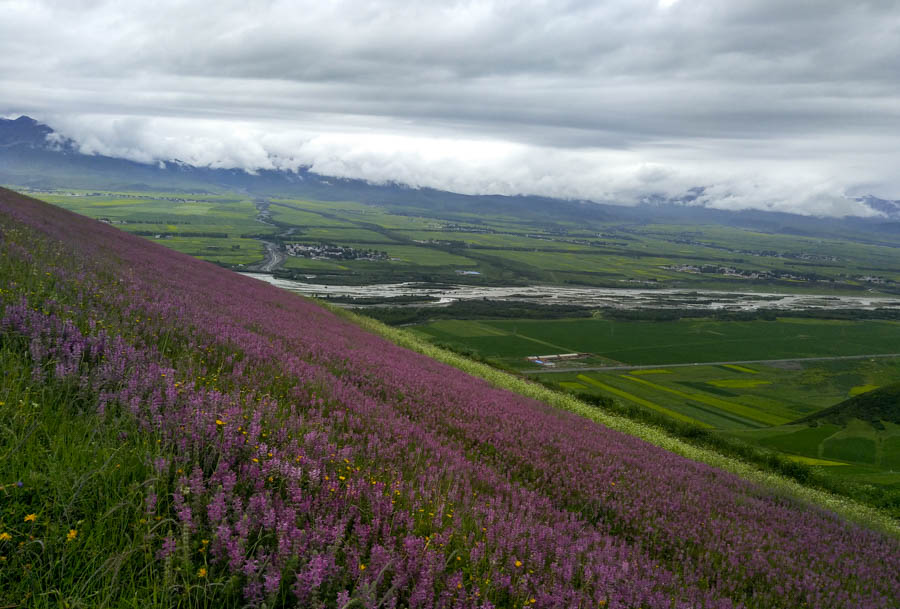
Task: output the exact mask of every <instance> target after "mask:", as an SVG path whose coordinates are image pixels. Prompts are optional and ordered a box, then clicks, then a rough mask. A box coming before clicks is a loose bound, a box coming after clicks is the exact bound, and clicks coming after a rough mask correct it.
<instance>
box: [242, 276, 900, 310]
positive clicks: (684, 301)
mask: <svg viewBox="0 0 900 609" xmlns="http://www.w3.org/2000/svg"><path fill="white" fill-rule="evenodd" d="M241 274H242V275H246V276H248V277H253V278H255V279H259V280H261V281H266V282H268V283H271V284H273V285H276V286H278V287H280V288H284V289H286V290H290V291H292V292H297V293H299V294H303V295H304V296H315V297H319V298H325V297H328V296H350V297H354V298H373V297H379V298H390V297H392V296H433V297H436V298H438V299H439V300H438V301H436V302H433V303H416V306H441V305H446V304H449V303H451V302H453V301H456V300H481V299H488V300H506V301H520V302H533V303H540V304H569V305H582V306H587V307H595V308H599V307H616V308H628V309H720V310H732V311H752V310H755V309H761V308H764V309H781V310H793V311H796V310H804V309H876V308H888V309H900V298H898V297H882V296H869V295H865V294H860V295H854V296H831V295H815V294H776V293H760V292H754V293H742V292H719V291H711V290H647V289H617V288H591V287H560V286H538V285H535V286H526V287H522V286H518V287H483V286H471V285H453V286H448V285H446V284H443V285H440V286H437V287H432V286H428V285H427V284H421V283H388V284H376V285H366V286H358V285H348V286H343V285H323V284H316V283H306V282H301V281H293V280H290V279H279V278H276V277H273V276H272V275H268V274H264V273H241Z"/></svg>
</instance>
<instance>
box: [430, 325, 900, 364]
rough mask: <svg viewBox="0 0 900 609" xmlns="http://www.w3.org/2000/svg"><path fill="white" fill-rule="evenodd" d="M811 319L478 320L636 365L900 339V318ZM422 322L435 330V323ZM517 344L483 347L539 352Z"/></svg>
mask: <svg viewBox="0 0 900 609" xmlns="http://www.w3.org/2000/svg"><path fill="white" fill-rule="evenodd" d="M820 321H821V323H819V322H820ZM805 322H806V323H802V324H797V323H794V322H793V320H790V319H779V320H778V321H774V322H773V321H748V322H739V321H711V320H681V321H672V322H625V321H612V320H603V319H571V320H565V319H564V320H548V321H534V320H498V321H488V322H484V321H482V322H478V323H482V324H487V325H490V326H492V327H494V328H496V329H497V330H501V331H503V332H505V333H506V334H510V335H513V334H514V335H517V336H520V337H527V338H530V339H534V340H538V341H542V342H544V343H548V344H555V345H561V346H564V347H565V351H569V352H587V353H594V354H596V355H598V356H601V357H603V358H606V359H609V360H614V361H618V362H621V363H624V364H633V365H642V364H680V363H693V362H716V361H743V360H762V359H786V358H806V357H826V356H841V355H863V354H877V353H894V352H897V351H898V345H900V323H898V322H890V321H859V322H843V323H839V324H835V323H830V322H829V321H828V320H805ZM419 329H420V330H421V331H422V332H425V333H431V326H430V325H425V326H421V327H420V328H419ZM444 333H445V334H446V332H444ZM459 338H465V337H464V336H460V337H459ZM463 342H465V341H463ZM516 344H519V345H522V346H523V348H522V349H521V350H519V351H515V350H514V349H512V348H510V347H509V346H508V345H504V344H503V343H502V342H498V346H497V347H496V348H495V349H493V350H491V348H490V347H488V348H487V350H486V351H484V352H482V355H484V356H485V357H492V356H503V357H514V356H519V357H523V358H524V357H526V356H528V355H534V353H533V351H532V350H531V349H529V348H527V347H526V346H525V345H523V344H522V343H521V342H517V343H516ZM742 371H743V370H742Z"/></svg>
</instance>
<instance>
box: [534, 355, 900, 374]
mask: <svg viewBox="0 0 900 609" xmlns="http://www.w3.org/2000/svg"><path fill="white" fill-rule="evenodd" d="M890 357H900V353H874V354H869V355H826V356H822V357H790V358H785V359H743V360H734V361H728V362H689V363H682V364H639V365H635V366H591V367H585V368H541V369H539V370H521V371H520V372H521V373H522V374H556V373H559V372H610V371H613V370H652V369H654V368H687V367H690V366H734V365H741V364H789V363H792V362H828V361H839V360H852V359H874V358H890Z"/></svg>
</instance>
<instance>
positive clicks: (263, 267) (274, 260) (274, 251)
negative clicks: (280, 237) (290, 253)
mask: <svg viewBox="0 0 900 609" xmlns="http://www.w3.org/2000/svg"><path fill="white" fill-rule="evenodd" d="M263 245H265V246H266V260H265V262H262V263H260V264H259V266H258V267H257V269H256V270H259V271H262V272H263V273H271V272H272V271H274V270H275V269H277V268H278V267H279V266H280V265H281V263H282V262H284V254H283V253H282V252H281V250H280V249H278V246H277V245H275V244H274V243H272V242H271V241H263Z"/></svg>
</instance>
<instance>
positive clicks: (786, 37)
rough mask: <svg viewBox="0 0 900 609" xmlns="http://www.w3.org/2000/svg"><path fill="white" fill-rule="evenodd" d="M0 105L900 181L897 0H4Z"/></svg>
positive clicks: (672, 182)
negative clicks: (270, 0)
mask: <svg viewBox="0 0 900 609" xmlns="http://www.w3.org/2000/svg"><path fill="white" fill-rule="evenodd" d="M0 114H2V115H5V116H17V115H19V114H28V115H30V116H33V117H34V118H37V119H38V120H41V121H43V122H46V123H48V124H50V125H51V126H52V127H54V128H55V129H57V130H58V131H60V132H61V133H63V134H65V135H68V136H70V137H72V138H74V139H75V140H76V141H77V142H78V143H79V144H80V145H81V147H82V150H83V151H84V152H92V153H100V154H108V155H113V156H123V157H127V158H131V159H134V160H139V161H144V162H153V161H158V160H160V159H174V158H177V159H181V160H183V161H186V162H190V163H193V164H198V165H211V166H217V167H243V168H246V169H248V170H253V169H259V168H273V167H274V168H295V167H298V166H311V168H312V169H313V170H314V171H316V172H319V173H323V174H326V175H336V176H345V177H354V178H364V179H367V180H371V181H374V182H379V181H385V180H396V181H400V182H405V183H408V184H410V185H413V186H431V187H436V188H442V189H448V190H453V191H457V192H465V193H501V194H518V193H533V194H542V195H549V196H557V197H567V198H579V199H581V198H583V199H592V200H598V201H606V202H614V203H622V204H633V203H635V202H636V201H638V200H640V198H641V197H642V196H646V195H648V194H662V195H666V196H678V195H680V194H682V193H684V192H685V191H686V190H687V189H689V188H691V187H695V186H704V187H706V195H705V197H704V201H703V202H704V203H706V204H708V205H711V206H716V207H722V208H733V209H736V208H746V207H757V208H766V209H778V210H785V211H795V212H801V213H814V214H828V215H842V214H846V213H860V209H859V207H858V204H857V203H855V202H853V201H852V200H849V199H847V196H855V195H859V194H865V193H873V194H876V195H879V196H883V197H886V198H900V170H898V168H900V3H898V2H896V1H893V0H883V1H872V2H865V1H860V0H852V1H848V0H620V1H607V2H603V1H598V0H546V1H542V2H538V1H534V2H527V1H521V2H507V1H480V2H454V1H452V0H440V1H437V0H436V1H433V2H429V1H421V0H420V1H414V0H410V1H399V0H396V1H395V0H369V1H365V0H342V1H341V0H335V1H329V0H317V1H315V2H305V1H291V2H277V1H272V2H263V1H259V0H252V1H250V0H241V1H232V0H217V1H215V2H174V1H167V0H155V1H153V2H137V1H129V2H118V1H113V2H102V1H88V0H85V1H76V0H58V1H45V2H40V1H34V0H29V1H22V2H16V1H13V2H9V1H5V0H0Z"/></svg>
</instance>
